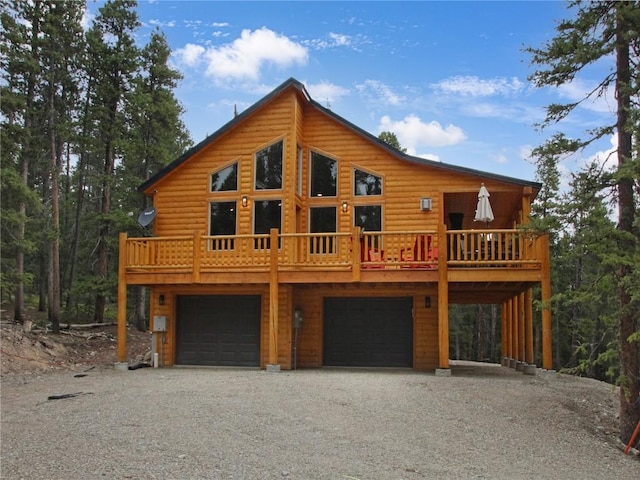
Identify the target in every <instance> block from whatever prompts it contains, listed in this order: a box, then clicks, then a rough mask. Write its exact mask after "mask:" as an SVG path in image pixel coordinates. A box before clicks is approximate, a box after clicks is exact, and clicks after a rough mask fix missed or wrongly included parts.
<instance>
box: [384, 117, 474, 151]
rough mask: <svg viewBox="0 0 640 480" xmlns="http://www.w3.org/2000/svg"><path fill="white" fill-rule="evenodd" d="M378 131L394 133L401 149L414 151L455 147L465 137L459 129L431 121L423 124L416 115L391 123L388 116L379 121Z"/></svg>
mask: <svg viewBox="0 0 640 480" xmlns="http://www.w3.org/2000/svg"><path fill="white" fill-rule="evenodd" d="M378 130H379V131H381V132H382V131H387V132H393V133H395V135H396V137H398V141H399V142H400V145H402V147H403V148H406V149H407V152H409V149H412V151H415V149H416V148H417V147H419V146H426V147H442V146H448V145H455V144H457V143H460V142H462V141H463V140H465V139H466V138H467V137H466V135H465V134H464V132H463V131H462V129H461V128H460V127H456V126H455V125H447V126H446V127H443V126H442V125H440V123H439V122H437V121H435V120H432V121H431V122H428V123H424V122H422V120H420V118H419V117H417V116H416V115H407V116H406V117H404V119H402V120H400V121H396V122H394V121H392V120H391V118H389V117H388V116H386V115H385V116H384V117H382V118H381V119H380V124H379V125H378Z"/></svg>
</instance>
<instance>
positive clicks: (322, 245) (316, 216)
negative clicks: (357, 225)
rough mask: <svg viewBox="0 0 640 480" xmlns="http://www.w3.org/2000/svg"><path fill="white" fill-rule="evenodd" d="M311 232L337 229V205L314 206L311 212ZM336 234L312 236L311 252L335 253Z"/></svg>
mask: <svg viewBox="0 0 640 480" xmlns="http://www.w3.org/2000/svg"><path fill="white" fill-rule="evenodd" d="M309 217H310V232H311V233H331V232H335V231H336V225H337V223H336V207H313V208H311V209H310V212H309ZM334 244H335V239H334V236H323V237H312V238H311V245H310V252H311V253H333V249H334Z"/></svg>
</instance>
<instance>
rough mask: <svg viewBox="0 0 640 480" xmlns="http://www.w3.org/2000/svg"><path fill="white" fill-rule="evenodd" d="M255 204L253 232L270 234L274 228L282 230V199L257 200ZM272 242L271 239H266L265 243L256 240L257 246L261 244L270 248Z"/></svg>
mask: <svg viewBox="0 0 640 480" xmlns="http://www.w3.org/2000/svg"><path fill="white" fill-rule="evenodd" d="M253 205H254V213H253V215H254V216H253V233H255V234H257V235H259V234H268V233H271V229H272V228H277V229H278V230H279V231H282V230H281V225H282V200H279V199H278V200H256V201H255V202H254V203H253ZM270 243H271V242H270V240H269V239H266V242H265V243H261V242H259V241H258V240H256V248H259V247H260V246H261V245H264V246H265V247H266V248H269V244H270Z"/></svg>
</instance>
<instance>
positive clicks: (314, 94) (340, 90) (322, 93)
mask: <svg viewBox="0 0 640 480" xmlns="http://www.w3.org/2000/svg"><path fill="white" fill-rule="evenodd" d="M305 86H306V88H307V90H308V91H309V95H311V98H313V99H314V100H316V101H317V102H319V103H320V104H322V105H324V104H325V102H329V108H330V105H331V103H333V102H335V101H336V100H337V99H339V98H340V97H344V96H345V95H348V94H349V90H348V89H346V88H344V87H341V86H339V85H334V84H333V83H331V82H327V81H323V82H320V83H316V84H313V85H310V84H305ZM325 106H326V105H325Z"/></svg>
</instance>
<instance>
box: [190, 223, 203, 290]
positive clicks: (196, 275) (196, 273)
mask: <svg viewBox="0 0 640 480" xmlns="http://www.w3.org/2000/svg"><path fill="white" fill-rule="evenodd" d="M201 242H202V233H200V231H196V232H194V234H193V273H192V275H193V283H200V263H201V257H202V255H201V251H200V244H201Z"/></svg>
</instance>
